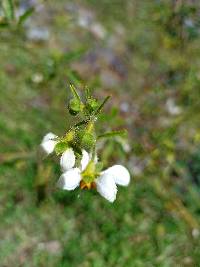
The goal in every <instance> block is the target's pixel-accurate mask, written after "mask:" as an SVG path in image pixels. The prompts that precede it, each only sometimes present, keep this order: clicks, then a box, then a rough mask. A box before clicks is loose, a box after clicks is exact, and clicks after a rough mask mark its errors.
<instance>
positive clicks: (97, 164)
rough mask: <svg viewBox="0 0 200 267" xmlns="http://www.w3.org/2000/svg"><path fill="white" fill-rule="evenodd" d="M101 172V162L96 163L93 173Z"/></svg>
mask: <svg viewBox="0 0 200 267" xmlns="http://www.w3.org/2000/svg"><path fill="white" fill-rule="evenodd" d="M102 170H103V162H101V161H100V162H97V163H96V165H95V171H96V173H100V172H101V171H102Z"/></svg>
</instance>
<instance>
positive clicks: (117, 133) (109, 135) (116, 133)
mask: <svg viewBox="0 0 200 267" xmlns="http://www.w3.org/2000/svg"><path fill="white" fill-rule="evenodd" d="M126 135H127V131H126V130H121V131H112V132H107V133H104V134H101V135H99V136H98V137H97V139H100V138H112V137H116V136H126Z"/></svg>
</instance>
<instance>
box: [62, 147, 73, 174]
mask: <svg viewBox="0 0 200 267" xmlns="http://www.w3.org/2000/svg"><path fill="white" fill-rule="evenodd" d="M75 161H76V158H75V154H74V151H73V149H72V148H68V149H67V150H66V151H65V152H64V153H63V154H62V156H61V158H60V166H61V169H62V171H63V172H66V171H68V170H70V169H72V168H73V167H74V165H75Z"/></svg>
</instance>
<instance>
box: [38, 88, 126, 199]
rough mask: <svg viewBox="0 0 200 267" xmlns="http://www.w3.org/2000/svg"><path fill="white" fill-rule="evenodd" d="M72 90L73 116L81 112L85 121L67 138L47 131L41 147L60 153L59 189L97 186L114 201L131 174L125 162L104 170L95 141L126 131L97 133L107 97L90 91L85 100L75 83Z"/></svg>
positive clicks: (107, 197)
mask: <svg viewBox="0 0 200 267" xmlns="http://www.w3.org/2000/svg"><path fill="white" fill-rule="evenodd" d="M70 89H71V91H72V94H73V98H72V99H71V100H70V102H69V105H68V109H69V112H70V114H71V115H73V116H77V115H78V114H79V113H81V118H82V120H81V121H79V122H78V123H76V124H75V125H74V126H73V127H71V128H70V130H69V131H68V132H67V133H66V134H65V136H64V137H61V138H59V137H58V136H56V135H55V134H53V133H48V134H46V135H45V136H44V138H43V140H42V142H41V148H42V149H43V151H44V152H45V153H46V154H50V153H52V152H54V151H55V152H56V154H57V155H60V166H61V170H62V175H61V176H60V178H59V180H58V182H57V185H58V187H59V188H61V189H64V190H74V189H75V188H77V187H79V186H80V188H81V189H96V190H97V191H98V192H99V194H100V195H102V196H103V197H104V198H105V199H107V200H108V201H110V202H113V201H114V200H115V199H116V195H117V185H121V186H127V185H128V184H129V182H130V174H129V172H128V170H127V169H126V168H125V167H124V166H122V165H114V166H112V167H110V168H108V169H106V170H102V163H101V162H99V161H98V157H97V153H96V143H97V141H98V140H99V138H102V137H112V136H115V135H119V134H122V133H124V132H122V131H115V132H109V133H105V134H102V135H99V136H97V135H96V132H95V123H96V121H97V118H98V114H99V113H100V112H101V110H102V107H103V105H104V104H105V103H106V101H107V100H108V97H107V98H106V99H105V100H104V101H103V102H102V103H99V102H98V100H97V99H95V98H93V97H91V95H90V94H89V91H88V90H87V92H86V100H85V102H82V100H81V98H80V96H79V95H78V93H77V91H76V89H75V88H74V87H73V86H70ZM83 117H84V119H83Z"/></svg>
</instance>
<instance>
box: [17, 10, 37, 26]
mask: <svg viewBox="0 0 200 267" xmlns="http://www.w3.org/2000/svg"><path fill="white" fill-rule="evenodd" d="M34 10H35V9H34V7H31V8H29V9H27V10H26V11H25V12H24V14H22V15H21V16H20V17H19V20H18V26H21V25H22V24H23V23H24V22H25V21H26V20H27V19H28V18H29V17H30V16H31V15H32V13H33V12H34Z"/></svg>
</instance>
